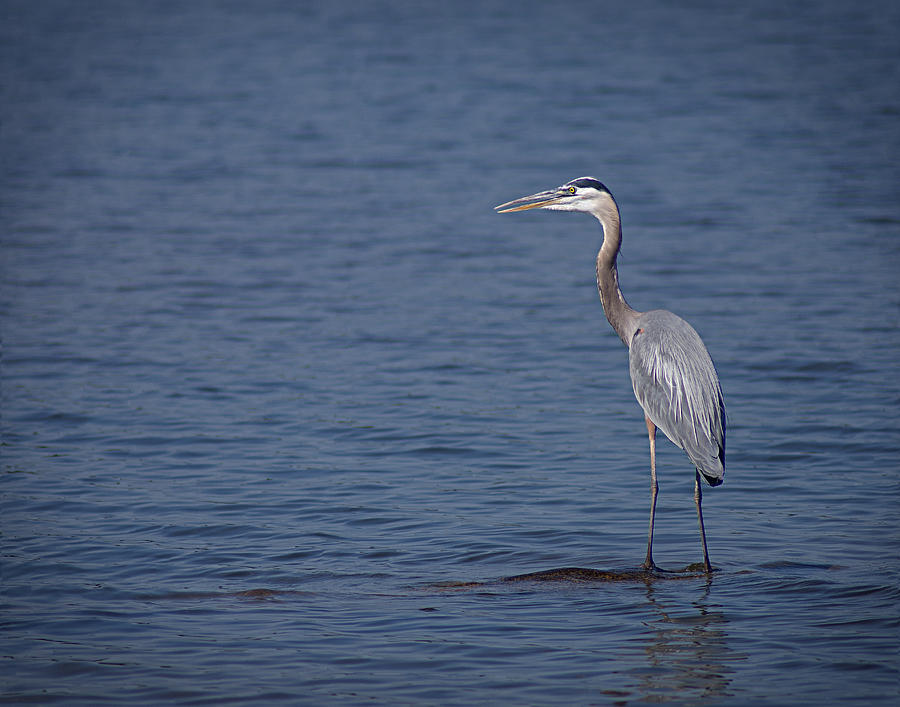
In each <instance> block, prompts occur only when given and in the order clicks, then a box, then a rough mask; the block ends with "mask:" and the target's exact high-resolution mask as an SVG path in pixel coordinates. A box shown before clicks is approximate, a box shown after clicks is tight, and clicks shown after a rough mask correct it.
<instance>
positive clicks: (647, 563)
mask: <svg viewBox="0 0 900 707" xmlns="http://www.w3.org/2000/svg"><path fill="white" fill-rule="evenodd" d="M641 569H642V570H644V571H645V572H664V571H665V570H661V569H660V568H659V567H657V566H656V563H655V562H654V561H653V559H652V558H650V557H648V558H647V559H646V560H644V563H643V564H642V565H641Z"/></svg>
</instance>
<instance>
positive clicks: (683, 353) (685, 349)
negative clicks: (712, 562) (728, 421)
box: [628, 310, 725, 485]
mask: <svg viewBox="0 0 900 707" xmlns="http://www.w3.org/2000/svg"><path fill="white" fill-rule="evenodd" d="M628 361H629V370H630V372H631V384H632V387H633V388H634V395H635V397H636V398H637V400H638V402H639V403H640V405H641V407H642V408H643V409H644V413H645V414H646V415H647V417H649V418H650V420H651V421H652V422H653V424H655V425H656V426H657V427H658V428H659V429H661V430H662V431H663V433H665V435H666V437H668V438H669V439H670V440H672V442H674V443H675V444H676V445H677V446H679V447H680V448H681V449H683V450H684V451H685V452H686V453H687V455H688V457H689V458H690V460H691V461H692V462H693V463H694V466H696V467H697V469H699V470H700V472H701V473H702V474H703V476H704V477H705V478H706V480H707V481H709V482H710V483H711V484H713V485H716V484H718V483H721V479H722V477H723V476H724V474H725V403H724V400H723V398H722V390H721V387H720V386H719V378H718V376H717V375H716V369H715V366H714V365H713V362H712V359H711V358H710V356H709V352H708V351H707V350H706V346H704V344H703V341H702V340H701V339H700V336H699V335H698V334H697V332H696V331H694V329H693V327H691V325H690V324H688V323H687V322H686V321H684V320H683V319H681V318H680V317H677V316H676V315H674V314H672V313H671V312H667V311H665V310H653V311H650V312H645V313H643V314H642V315H641V316H640V317H639V319H638V321H637V329H636V330H635V333H634V334H633V335H632V339H631V343H630V346H629V355H628Z"/></svg>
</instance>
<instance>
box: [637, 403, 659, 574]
mask: <svg viewBox="0 0 900 707" xmlns="http://www.w3.org/2000/svg"><path fill="white" fill-rule="evenodd" d="M644 419H645V420H646V422H647V434H648V436H649V437H650V528H649V530H648V531H647V557H646V559H645V560H644V564H643V565H641V567H643V568H644V569H645V570H655V569H656V565H655V564H653V519H654V517H655V516H656V494H657V493H659V484H657V483H656V425H654V424H653V422H652V421H651V420H650V418H649V417H646V416H645V418H644Z"/></svg>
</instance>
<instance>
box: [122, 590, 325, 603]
mask: <svg viewBox="0 0 900 707" xmlns="http://www.w3.org/2000/svg"><path fill="white" fill-rule="evenodd" d="M312 594H313V592H302V591H298V590H296V589H264V588H259V589H245V590H243V591H239V592H168V593H166V594H146V595H143V596H139V597H138V599H141V600H144V601H167V600H168V601H172V600H176V601H179V600H180V601H196V600H198V599H200V600H203V599H251V600H254V601H273V600H276V599H282V598H291V597H303V596H311V595H312Z"/></svg>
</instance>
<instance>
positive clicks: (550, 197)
mask: <svg viewBox="0 0 900 707" xmlns="http://www.w3.org/2000/svg"><path fill="white" fill-rule="evenodd" d="M562 198H563V197H562V196H561V195H560V194H559V192H558V191H556V190H555V189H551V190H550V191H541V192H538V193H537V194H532V195H531V196H523V197H522V198H521V199H513V200H512V201H507V202H506V203H505V204H500V206H495V207H494V210H495V211H496V212H497V213H498V214H508V213H511V212H513V211H527V210H528V209H539V208H540V207H542V206H547V205H548V204H555V203H556V202H557V201H559V200H560V199H562Z"/></svg>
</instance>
